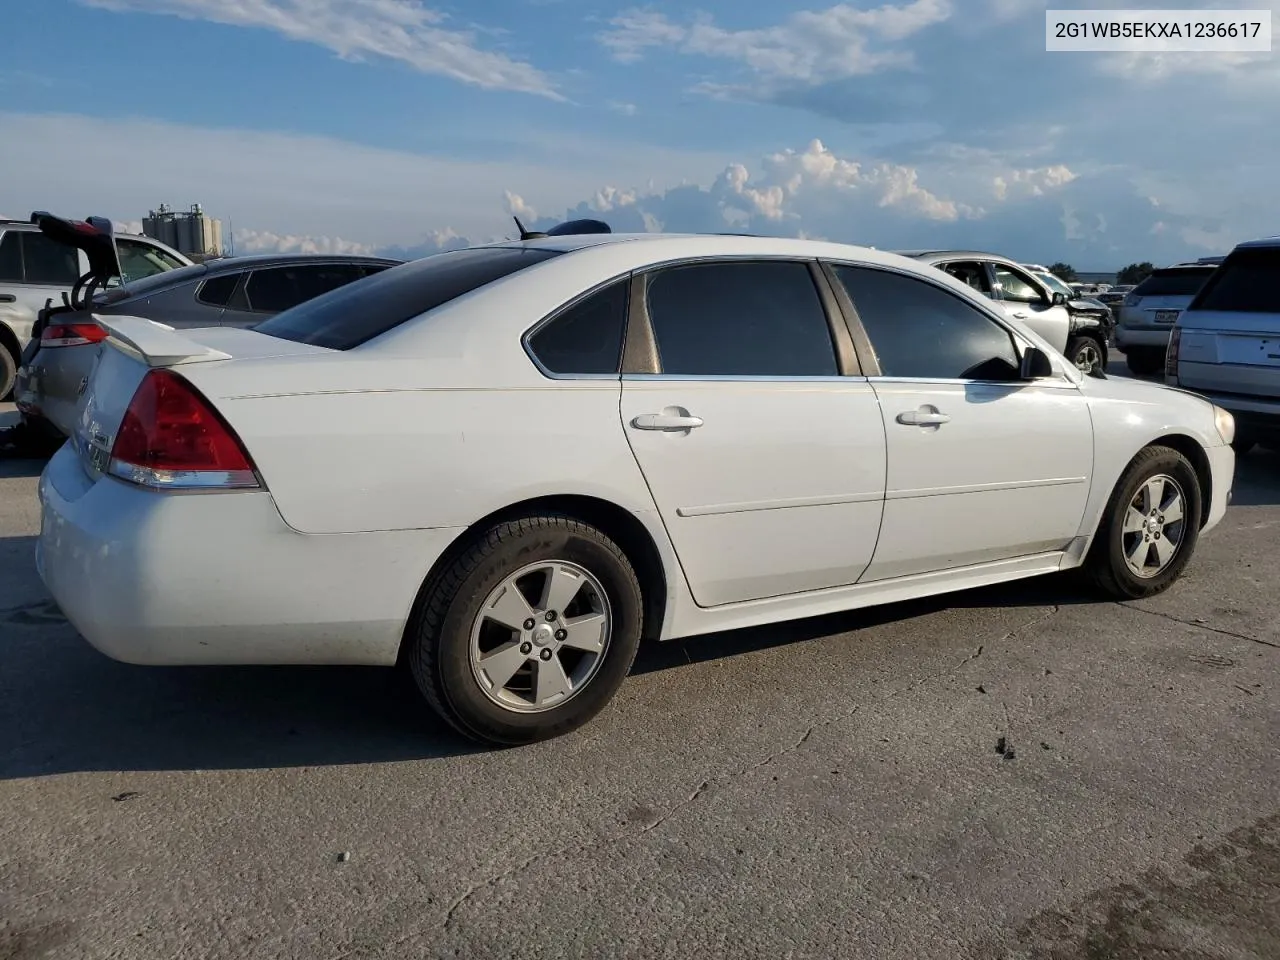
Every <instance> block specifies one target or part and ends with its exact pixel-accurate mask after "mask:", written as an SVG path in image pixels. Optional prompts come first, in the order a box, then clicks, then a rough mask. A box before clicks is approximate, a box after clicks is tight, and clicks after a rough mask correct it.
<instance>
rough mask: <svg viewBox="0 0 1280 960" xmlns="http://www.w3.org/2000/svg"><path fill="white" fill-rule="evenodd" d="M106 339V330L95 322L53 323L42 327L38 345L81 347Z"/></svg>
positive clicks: (43, 346)
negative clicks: (42, 330) (42, 331)
mask: <svg viewBox="0 0 1280 960" xmlns="http://www.w3.org/2000/svg"><path fill="white" fill-rule="evenodd" d="M105 339H107V331H106V330H104V329H102V327H100V326H98V325H97V324H96V323H54V324H50V325H49V326H47V327H45V328H44V333H42V334H40V346H41V347H42V348H46V347H83V346H85V345H86V344H90V343H101V342H102V341H103V340H105Z"/></svg>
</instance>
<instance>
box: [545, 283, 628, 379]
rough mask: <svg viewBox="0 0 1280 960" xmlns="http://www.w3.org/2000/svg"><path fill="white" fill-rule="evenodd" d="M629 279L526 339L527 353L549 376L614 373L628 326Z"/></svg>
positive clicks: (567, 311) (593, 297)
mask: <svg viewBox="0 0 1280 960" xmlns="http://www.w3.org/2000/svg"><path fill="white" fill-rule="evenodd" d="M630 289H631V281H630V279H626V280H619V281H617V282H616V283H611V284H610V285H609V286H607V287H605V288H604V289H603V290H599V291H597V292H596V293H593V294H591V296H589V297H587V298H585V299H583V300H581V301H579V302H578V303H576V304H574V305H573V306H572V307H570V308H569V309H567V310H565V311H564V312H563V313H561V314H560V315H559V316H558V317H556V318H555V319H554V320H552V321H551V322H550V323H548V324H547V325H546V326H544V327H543V328H542V329H541V330H539V331H538V332H537V333H535V334H534V335H533V336H532V337H530V338H529V349H530V350H532V351H533V355H534V356H535V357H537V358H538V361H539V362H540V363H541V364H542V365H543V366H544V367H546V368H547V369H548V370H549V371H551V372H552V373H567V374H571V373H579V374H583V373H617V372H618V369H619V366H618V363H619V360H620V359H621V356H622V335H623V332H624V330H625V329H626V325H627V298H628V293H629V291H630Z"/></svg>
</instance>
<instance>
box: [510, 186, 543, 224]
mask: <svg viewBox="0 0 1280 960" xmlns="http://www.w3.org/2000/svg"><path fill="white" fill-rule="evenodd" d="M502 195H503V199H504V200H505V201H506V206H507V213H509V214H511V215H512V216H513V217H524V218H525V219H526V220H532V219H534V218H535V217H537V215H538V211H537V210H535V209H533V207H531V206H529V204H527V203H525V202H524V197H522V196H520V194H518V193H512V192H511V191H510V190H504V191H502Z"/></svg>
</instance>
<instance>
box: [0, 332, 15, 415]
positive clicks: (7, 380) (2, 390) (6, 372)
mask: <svg viewBox="0 0 1280 960" xmlns="http://www.w3.org/2000/svg"><path fill="white" fill-rule="evenodd" d="M17 379H18V361H17V359H16V358H15V357H14V355H13V354H11V353H10V352H9V348H8V347H6V346H5V345H4V343H3V341H2V340H0V403H3V402H4V401H5V400H11V399H12V397H11V396H10V394H11V393H13V384H14V381H16V380H17Z"/></svg>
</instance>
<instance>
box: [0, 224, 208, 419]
mask: <svg viewBox="0 0 1280 960" xmlns="http://www.w3.org/2000/svg"><path fill="white" fill-rule="evenodd" d="M115 238H116V255H117V257H118V258H119V261H120V269H121V271H122V272H123V274H124V279H125V281H126V282H127V281H129V280H139V279H141V278H142V277H146V276H151V275H152V274H155V273H162V272H164V271H166V270H173V269H174V268H176V267H185V266H188V265H190V263H191V261H190V260H188V259H187V258H186V257H184V256H183V255H182V254H180V253H179V252H178V251H177V250H174V249H172V248H170V247H166V246H165V245H164V244H163V243H159V242H157V241H155V240H152V239H151V238H150V237H139V236H133V235H130V234H120V233H117V234H115ZM88 271H89V262H88V260H87V258H86V256H85V254H84V251H82V250H77V249H76V248H75V247H73V246H69V245H67V244H64V243H60V242H58V241H57V240H55V239H54V238H53V237H50V236H48V235H47V234H45V233H42V232H41V230H40V228H39V227H38V226H36V225H35V224H34V223H32V222H30V221H27V220H4V219H0V400H4V399H5V398H6V397H8V395H9V393H10V391H11V390H12V389H13V382H14V378H15V376H16V375H17V371H18V367H19V366H20V365H21V357H22V351H23V348H24V347H25V346H26V344H27V341H28V340H29V339H30V338H31V328H32V326H33V325H34V324H35V322H36V314H38V313H39V312H40V310H41V309H43V307H44V305H45V304H46V303H47V302H48V301H49V300H53V303H54V306H57V305H58V304H60V303H61V302H62V294H63V293H70V292H71V290H72V288H73V287H74V286H75V284H76V281H77V280H79V279H80V277H82V276H84V274H86V273H87V272H88Z"/></svg>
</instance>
